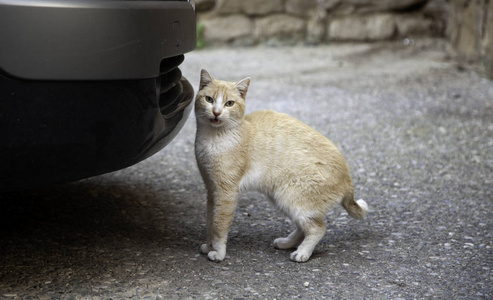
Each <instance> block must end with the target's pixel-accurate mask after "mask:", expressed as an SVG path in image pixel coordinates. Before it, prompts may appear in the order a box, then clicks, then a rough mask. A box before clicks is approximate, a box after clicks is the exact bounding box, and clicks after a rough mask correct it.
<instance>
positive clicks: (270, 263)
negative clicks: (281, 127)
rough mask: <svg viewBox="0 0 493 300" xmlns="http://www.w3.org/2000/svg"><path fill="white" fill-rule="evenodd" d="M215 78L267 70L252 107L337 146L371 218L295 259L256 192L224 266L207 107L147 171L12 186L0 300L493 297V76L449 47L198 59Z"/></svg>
mask: <svg viewBox="0 0 493 300" xmlns="http://www.w3.org/2000/svg"><path fill="white" fill-rule="evenodd" d="M202 68H206V69H207V70H208V71H209V72H210V73H211V74H212V75H213V76H215V77H216V78H218V79H224V80H232V81H233V80H240V79H242V78H244V77H247V76H250V77H251V78H252V82H251V85H250V89H249V92H248V97H247V107H248V109H247V110H248V111H249V112H251V111H255V110H261V109H274V110H277V111H280V112H285V113H288V114H290V115H292V116H294V117H296V118H298V119H300V120H302V121H303V122H305V123H307V124H308V125H310V126H312V127H314V128H315V129H317V130H318V131H320V132H321V133H322V134H324V135H325V136H327V137H329V138H330V139H331V140H332V141H333V142H334V143H335V144H336V145H337V146H338V147H339V148H340V149H341V151H342V153H343V154H344V155H345V157H346V159H347V162H348V164H349V167H350V169H351V175H352V177H353V181H354V184H355V196H356V199H364V200H365V201H366V202H367V203H368V205H369V206H370V213H369V216H368V219H367V220H364V221H358V220H353V219H351V218H350V217H349V216H348V215H347V214H346V213H345V212H342V213H341V214H337V213H332V214H330V215H329V216H328V218H327V222H328V226H327V233H326V235H325V236H324V238H323V239H322V241H321V242H320V243H319V245H318V246H317V248H316V250H315V252H314V254H313V256H312V258H311V259H310V260H309V261H308V262H306V263H295V262H292V261H290V260H289V254H290V251H285V250H277V249H275V248H274V247H273V246H272V242H273V240H274V239H275V238H277V237H280V236H285V235H286V234H287V233H289V232H290V230H292V228H293V227H292V224H289V222H288V221H286V219H285V218H284V216H282V215H281V214H280V213H279V212H277V211H276V209H275V208H274V207H273V206H271V205H270V204H269V203H268V202H267V201H265V199H264V197H263V196H262V195H260V194H258V193H253V192H252V193H246V194H242V195H241V196H240V199H239V204H238V208H237V212H236V215H235V220H234V223H233V225H232V228H231V231H230V235H229V242H228V252H227V256H226V259H225V260H224V261H223V262H221V263H213V262H210V261H208V260H207V258H206V256H204V255H201V254H200V252H199V247H200V245H201V244H202V243H203V242H204V241H205V207H206V205H205V188H204V186H203V184H202V182H201V178H200V175H199V172H198V169H197V166H196V163H195V158H194V153H193V144H194V138H195V119H194V117H193V115H192V116H191V117H190V119H189V120H188V122H187V124H186V125H185V127H184V129H183V130H182V132H180V134H179V135H178V136H177V138H176V139H175V140H174V141H173V142H172V143H171V144H170V145H169V146H168V147H166V148H165V149H164V150H162V151H161V152H159V153H158V154H156V155H154V156H153V157H151V158H150V159H148V160H146V161H144V162H142V163H140V164H137V165H135V166H132V167H130V168H127V169H125V170H121V171H118V172H114V173H111V174H106V175H103V176H99V177H94V178H90V179H87V180H83V181H79V182H74V183H68V184H62V185H56V186H52V187H47V188H44V189H39V190H33V191H24V192H15V193H8V194H0V298H1V299H299V298H301V299H491V298H493V290H492V286H493V253H492V252H493V249H492V247H493V218H492V216H493V82H492V81H491V80H488V79H486V78H484V77H483V76H481V75H480V74H478V73H476V72H475V71H474V70H473V69H469V68H467V67H466V68H464V67H461V66H458V65H457V63H456V62H455V60H454V59H453V54H451V52H450V50H449V47H448V46H447V44H446V43H445V42H444V41H441V40H416V41H415V42H413V43H407V45H404V44H403V43H401V42H398V41H397V42H391V43H377V44H354V45H350V44H344V45H326V46H318V47H304V46H297V47H255V48H233V49H224V48H219V49H205V50H200V51H194V52H192V53H190V54H188V55H186V59H185V62H184V63H183V65H182V71H183V73H184V75H185V76H186V77H187V78H188V79H189V80H190V81H191V82H192V84H193V86H194V87H195V88H197V87H198V81H199V73H200V70H201V69H202ZM287 151H288V150H287Z"/></svg>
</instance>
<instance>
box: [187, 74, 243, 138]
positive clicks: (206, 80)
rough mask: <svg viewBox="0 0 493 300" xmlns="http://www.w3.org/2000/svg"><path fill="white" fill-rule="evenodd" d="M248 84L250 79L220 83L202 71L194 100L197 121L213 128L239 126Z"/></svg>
mask: <svg viewBox="0 0 493 300" xmlns="http://www.w3.org/2000/svg"><path fill="white" fill-rule="evenodd" d="M249 84H250V77H247V78H245V79H243V80H240V81H238V82H228V81H220V80H216V79H214V77H212V76H211V74H209V73H208V72H207V71H206V70H202V71H201V72H200V87H199V91H198V92H197V97H196V99H195V116H196V118H197V121H198V122H200V123H201V124H203V125H206V126H212V127H215V128H228V127H236V126H238V125H239V124H241V122H242V121H243V116H244V115H245V98H246V94H247V91H248V85H249Z"/></svg>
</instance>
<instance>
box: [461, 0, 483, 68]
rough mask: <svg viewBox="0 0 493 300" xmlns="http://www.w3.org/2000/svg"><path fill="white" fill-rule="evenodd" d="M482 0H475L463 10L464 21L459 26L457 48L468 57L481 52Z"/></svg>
mask: <svg viewBox="0 0 493 300" xmlns="http://www.w3.org/2000/svg"><path fill="white" fill-rule="evenodd" d="M480 2H481V0H473V1H470V2H469V5H466V7H465V8H464V10H463V11H462V22H461V25H460V28H459V32H458V34H459V37H458V39H457V49H458V50H459V52H460V53H461V54H463V55H465V56H466V57H471V58H472V57H475V56H477V54H478V53H479V38H480V35H479V34H480V31H479V28H478V24H479V23H478V19H479V18H480V8H481V5H480Z"/></svg>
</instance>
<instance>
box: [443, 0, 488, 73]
mask: <svg viewBox="0 0 493 300" xmlns="http://www.w3.org/2000/svg"><path fill="white" fill-rule="evenodd" d="M447 36H448V38H449V39H450V41H451V43H452V45H454V47H455V48H456V49H457V51H458V53H459V55H460V56H461V60H463V61H466V62H473V63H474V62H479V63H480V64H481V65H482V66H483V67H484V69H485V72H486V73H487V75H488V76H490V77H491V78H493V1H490V0H452V1H451V5H450V13H449V16H448V27H447Z"/></svg>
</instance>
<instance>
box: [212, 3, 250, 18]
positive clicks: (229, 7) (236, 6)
mask: <svg viewBox="0 0 493 300" xmlns="http://www.w3.org/2000/svg"><path fill="white" fill-rule="evenodd" d="M243 2H244V0H217V2H216V12H217V13H218V14H221V15H227V14H239V13H242V12H243V5H242V4H243Z"/></svg>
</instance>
